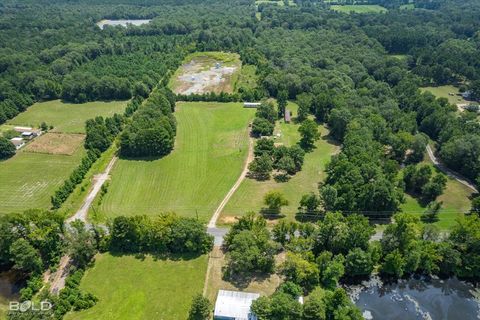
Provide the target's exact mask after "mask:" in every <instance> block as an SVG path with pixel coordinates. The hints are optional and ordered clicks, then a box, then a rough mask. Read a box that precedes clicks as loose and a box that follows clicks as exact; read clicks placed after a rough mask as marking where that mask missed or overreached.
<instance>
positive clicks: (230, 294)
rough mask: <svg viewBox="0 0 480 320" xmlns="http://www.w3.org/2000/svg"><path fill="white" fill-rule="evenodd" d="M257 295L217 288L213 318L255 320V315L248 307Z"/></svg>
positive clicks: (216, 319) (258, 295) (218, 319)
mask: <svg viewBox="0 0 480 320" xmlns="http://www.w3.org/2000/svg"><path fill="white" fill-rule="evenodd" d="M259 297H260V294H258V293H250V292H239V291H228V290H219V291H218V295H217V301H216V302H215V311H214V313H213V319H214V320H257V316H256V315H254V314H253V313H252V312H251V311H250V307H251V306H252V303H253V301H255V300H256V299H258V298H259Z"/></svg>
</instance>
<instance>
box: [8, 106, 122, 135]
mask: <svg viewBox="0 0 480 320" xmlns="http://www.w3.org/2000/svg"><path fill="white" fill-rule="evenodd" d="M127 102H128V101H111V102H100V101H95V102H87V103H80V104H74V103H64V102H62V101H60V100H52V101H46V102H38V103H35V104H34V105H32V106H31V107H29V108H28V109H27V110H26V111H25V112H22V113H20V114H19V115H18V116H16V117H15V118H13V119H11V120H9V121H8V122H7V124H10V125H20V126H31V127H38V126H39V125H40V124H41V123H42V122H45V123H47V125H49V126H50V125H52V126H53V127H54V129H53V131H55V132H63V133H84V132H85V121H87V120H88V119H91V118H94V117H96V116H104V117H110V116H112V115H113V114H115V113H123V111H124V110H125V107H126V105H127Z"/></svg>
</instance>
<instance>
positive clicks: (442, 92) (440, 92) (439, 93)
mask: <svg viewBox="0 0 480 320" xmlns="http://www.w3.org/2000/svg"><path fill="white" fill-rule="evenodd" d="M420 90H421V91H422V92H426V91H429V92H430V93H432V94H433V95H434V96H435V97H437V98H447V99H448V102H450V103H451V104H454V105H457V104H459V103H461V104H468V103H469V102H468V101H466V100H465V99H463V97H462V96H461V95H460V92H459V91H458V88H457V87H455V86H452V85H446V86H439V87H423V88H420ZM449 93H453V94H454V95H453V96H452V95H450V94H449Z"/></svg>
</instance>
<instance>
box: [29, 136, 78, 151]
mask: <svg viewBox="0 0 480 320" xmlns="http://www.w3.org/2000/svg"><path fill="white" fill-rule="evenodd" d="M84 139H85V135H84V134H70V133H54V132H49V133H45V134H43V135H41V136H40V137H38V138H36V139H35V140H33V141H32V142H31V143H29V144H28V145H27V146H26V147H25V151H26V152H35V153H47V154H63V155H69V156H71V155H72V154H74V153H75V151H77V150H78V148H79V147H80V146H81V145H82V143H83V140H84Z"/></svg>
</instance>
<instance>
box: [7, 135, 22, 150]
mask: <svg viewBox="0 0 480 320" xmlns="http://www.w3.org/2000/svg"><path fill="white" fill-rule="evenodd" d="M10 142H11V143H13V145H14V146H15V148H17V150H18V149H20V148H21V147H23V146H24V145H25V141H23V139H22V138H12V139H10Z"/></svg>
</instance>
